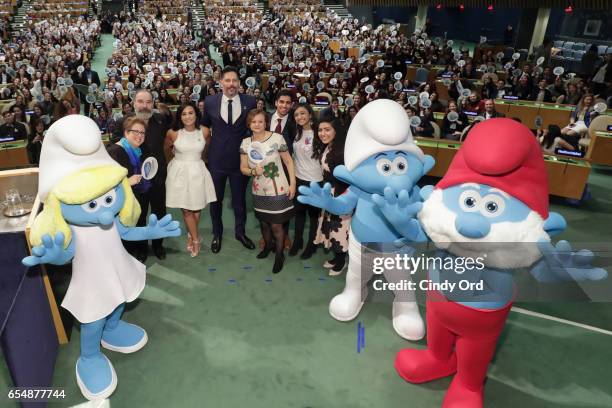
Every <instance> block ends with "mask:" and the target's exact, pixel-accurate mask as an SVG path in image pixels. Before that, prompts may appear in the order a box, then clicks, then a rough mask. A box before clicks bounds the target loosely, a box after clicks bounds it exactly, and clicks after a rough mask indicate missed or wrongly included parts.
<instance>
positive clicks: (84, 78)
mask: <svg viewBox="0 0 612 408" xmlns="http://www.w3.org/2000/svg"><path fill="white" fill-rule="evenodd" d="M90 72H91V83H92V84H96V85H98V86H100V77H99V76H98V73H97V72H96V71H93V70H92V71H90ZM79 79H80V80H81V84H83V85H89V82H88V81H87V73H86V71H83V72H82V73H81V75H80V76H79Z"/></svg>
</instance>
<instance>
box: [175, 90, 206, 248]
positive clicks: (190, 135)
mask: <svg viewBox="0 0 612 408" xmlns="http://www.w3.org/2000/svg"><path fill="white" fill-rule="evenodd" d="M209 141H210V136H208V135H206V136H205V135H204V132H203V131H202V128H201V127H200V111H199V110H198V109H197V108H196V106H195V105H194V104H193V102H190V103H188V104H186V105H184V106H181V107H180V108H179V110H178V111H177V112H176V124H175V125H174V129H171V130H169V131H168V133H167V134H166V141H165V148H166V149H169V148H172V151H173V152H174V158H173V159H172V160H171V161H170V163H168V177H167V178H166V207H170V208H180V209H181V211H182V212H183V218H184V220H185V225H186V226H187V251H189V252H190V254H191V257H192V258H193V257H196V256H197V255H198V253H199V252H200V245H201V243H202V240H201V239H200V236H199V234H198V224H199V223H200V213H201V212H202V208H206V206H207V205H208V203H211V202H214V201H217V195H216V193H215V186H214V184H213V180H212V177H211V175H210V172H209V171H208V169H207V168H206V165H205V164H204V160H202V155H203V153H204V148H205V147H206V144H208V142H209Z"/></svg>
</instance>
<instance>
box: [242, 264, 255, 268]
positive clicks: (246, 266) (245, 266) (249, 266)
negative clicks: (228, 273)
mask: <svg viewBox="0 0 612 408" xmlns="http://www.w3.org/2000/svg"><path fill="white" fill-rule="evenodd" d="M242 269H253V266H251V265H244V266H243V267H242Z"/></svg>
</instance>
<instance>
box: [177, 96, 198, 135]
mask: <svg viewBox="0 0 612 408" xmlns="http://www.w3.org/2000/svg"><path fill="white" fill-rule="evenodd" d="M188 107H192V108H193V111H194V112H195V115H196V121H195V126H196V128H197V127H198V126H200V123H201V118H200V110H199V109H198V107H197V106H196V105H195V103H193V102H187V103H186V104H184V105H180V106H179V108H178V109H177V111H176V116H175V117H174V127H173V129H174V130H180V129H182V128H184V127H185V125H184V124H183V121H182V120H181V115H182V114H183V111H184V110H185V109H187V108H188Z"/></svg>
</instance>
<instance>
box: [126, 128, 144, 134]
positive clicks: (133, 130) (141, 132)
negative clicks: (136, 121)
mask: <svg viewBox="0 0 612 408" xmlns="http://www.w3.org/2000/svg"><path fill="white" fill-rule="evenodd" d="M128 132H132V133H136V134H137V135H140V136H144V135H145V132H143V131H142V130H136V129H128Z"/></svg>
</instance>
